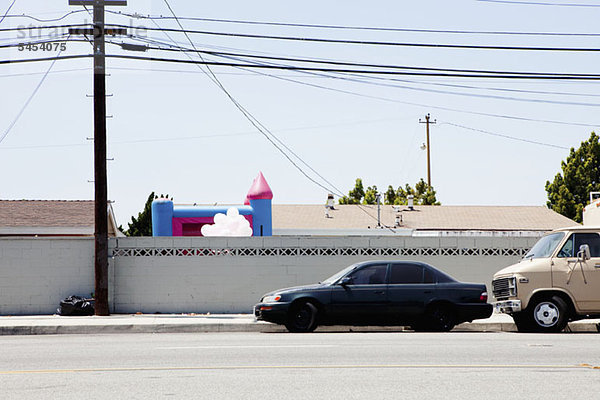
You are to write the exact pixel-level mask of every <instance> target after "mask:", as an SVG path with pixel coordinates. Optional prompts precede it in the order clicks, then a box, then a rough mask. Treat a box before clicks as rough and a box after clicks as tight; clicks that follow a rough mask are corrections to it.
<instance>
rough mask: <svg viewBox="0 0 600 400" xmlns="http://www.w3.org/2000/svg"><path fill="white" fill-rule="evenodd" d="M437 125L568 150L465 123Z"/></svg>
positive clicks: (442, 123) (563, 148)
mask: <svg viewBox="0 0 600 400" xmlns="http://www.w3.org/2000/svg"><path fill="white" fill-rule="evenodd" d="M439 125H451V126H455V127H457V128H462V129H467V130H470V131H474V132H479V133H484V134H486V135H490V136H496V137H501V138H504V139H510V140H516V141H519V142H525V143H530V144H536V145H540V146H546V147H553V148H556V149H561V150H569V147H564V146H558V145H556V144H550V143H544V142H538V141H535V140H529V139H523V138H518V137H515V136H509V135H503V134H500V133H494V132H490V131H486V130H483V129H477V128H471V127H468V126H465V125H460V124H455V123H452V122H441V123H439Z"/></svg>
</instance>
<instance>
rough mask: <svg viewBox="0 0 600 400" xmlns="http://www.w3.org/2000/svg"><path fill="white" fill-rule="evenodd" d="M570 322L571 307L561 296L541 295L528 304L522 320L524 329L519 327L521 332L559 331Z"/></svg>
mask: <svg viewBox="0 0 600 400" xmlns="http://www.w3.org/2000/svg"><path fill="white" fill-rule="evenodd" d="M515 322H516V320H515ZM568 322H569V307H568V306H567V303H566V302H565V301H564V300H563V299H562V298H561V297H560V296H552V297H541V298H538V299H536V300H534V301H532V302H531V303H530V304H529V305H528V306H527V309H526V310H525V312H524V314H523V320H522V322H521V324H522V325H523V324H524V326H523V328H524V330H521V329H519V332H537V333H557V332H561V331H562V330H563V329H565V327H566V326H567V323H568ZM517 328H519V325H518V324H517Z"/></svg>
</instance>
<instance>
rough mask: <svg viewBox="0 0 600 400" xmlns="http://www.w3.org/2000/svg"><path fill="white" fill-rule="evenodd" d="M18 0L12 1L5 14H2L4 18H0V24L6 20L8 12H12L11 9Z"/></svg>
mask: <svg viewBox="0 0 600 400" xmlns="http://www.w3.org/2000/svg"><path fill="white" fill-rule="evenodd" d="M16 2H17V0H13V2H12V3H10V6H8V9H7V10H6V12H5V13H4V15H3V16H2V19H0V24H1V23H2V22H3V21H4V19H5V18H6V16H7V15H8V13H9V12H10V9H11V8H12V7H13V6H14V5H15V3H16Z"/></svg>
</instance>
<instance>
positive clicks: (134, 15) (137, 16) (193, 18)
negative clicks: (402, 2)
mask: <svg viewBox="0 0 600 400" xmlns="http://www.w3.org/2000/svg"><path fill="white" fill-rule="evenodd" d="M107 12H110V13H112V14H115V15H123V16H127V17H131V18H138V19H150V20H173V19H175V18H174V17H168V16H162V15H160V16H151V15H142V14H139V13H124V12H121V11H112V10H111V11H109V10H107ZM178 18H179V20H181V21H201V22H218V23H230V24H241V25H264V26H283V27H296V28H318V29H339V30H363V31H381V32H413V33H443V34H467V35H522V36H600V33H566V32H510V31H468V30H442V29H411V28H385V27H370V26H344V25H320V24H301V23H284V22H265V21H247V20H233V19H217V18H199V17H178Z"/></svg>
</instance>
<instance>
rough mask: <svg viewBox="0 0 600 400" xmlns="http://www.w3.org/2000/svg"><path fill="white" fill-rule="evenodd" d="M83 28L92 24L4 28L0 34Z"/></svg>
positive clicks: (0, 30)
mask: <svg viewBox="0 0 600 400" xmlns="http://www.w3.org/2000/svg"><path fill="white" fill-rule="evenodd" d="M82 26H90V24H71V25H46V26H19V27H17V28H2V29H0V32H15V31H24V30H26V31H32V30H36V29H38V30H42V29H59V28H60V29H64V28H78V27H82Z"/></svg>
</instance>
